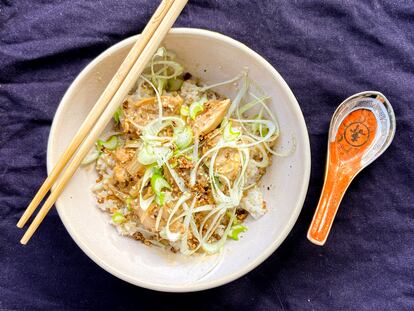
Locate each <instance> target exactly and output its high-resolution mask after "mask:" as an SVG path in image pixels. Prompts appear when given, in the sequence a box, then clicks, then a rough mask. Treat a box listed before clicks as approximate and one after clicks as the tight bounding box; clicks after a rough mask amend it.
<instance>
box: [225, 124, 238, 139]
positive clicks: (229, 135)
mask: <svg viewBox="0 0 414 311" xmlns="http://www.w3.org/2000/svg"><path fill="white" fill-rule="evenodd" d="M240 135H241V131H240V130H239V129H238V128H235V127H232V126H231V121H229V122H228V123H227V124H226V127H225V128H224V132H223V138H224V140H225V141H233V140H236V139H237V138H239V137H240Z"/></svg>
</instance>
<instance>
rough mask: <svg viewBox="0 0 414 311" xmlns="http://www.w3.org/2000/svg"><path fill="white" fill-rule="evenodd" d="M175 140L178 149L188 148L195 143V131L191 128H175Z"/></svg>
mask: <svg viewBox="0 0 414 311" xmlns="http://www.w3.org/2000/svg"><path fill="white" fill-rule="evenodd" d="M173 139H174V142H175V144H176V145H177V147H178V149H184V148H187V147H188V146H190V145H191V143H192V142H193V131H192V130H191V128H190V127H189V126H187V127H184V128H175V129H174V136H173Z"/></svg>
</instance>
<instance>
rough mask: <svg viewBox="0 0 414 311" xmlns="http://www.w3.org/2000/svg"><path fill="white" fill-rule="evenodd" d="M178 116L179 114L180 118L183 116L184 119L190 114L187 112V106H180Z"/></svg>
mask: <svg viewBox="0 0 414 311" xmlns="http://www.w3.org/2000/svg"><path fill="white" fill-rule="evenodd" d="M180 114H181V115H182V116H184V117H187V116H188V115H189V114H190V112H189V109H188V106H187V105H182V106H181V108H180Z"/></svg>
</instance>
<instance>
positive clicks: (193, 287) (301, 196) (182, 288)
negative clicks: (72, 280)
mask: <svg viewBox="0 0 414 311" xmlns="http://www.w3.org/2000/svg"><path fill="white" fill-rule="evenodd" d="M169 34H182V35H196V36H204V37H209V38H213V39H217V40H220V41H224V42H226V43H228V44H230V45H232V46H234V47H236V48H238V49H241V50H243V51H244V52H246V53H247V54H249V55H250V56H251V57H252V58H254V59H255V60H256V61H258V62H259V63H261V64H262V65H263V66H264V67H266V68H267V70H269V71H270V72H271V73H272V75H273V76H274V77H275V78H276V79H277V80H278V82H279V83H280V85H281V87H282V88H283V89H284V91H285V92H286V94H287V96H288V98H289V99H290V101H291V102H292V103H293V107H292V108H293V112H294V114H295V116H296V117H297V118H298V121H299V128H298V129H297V130H298V132H299V133H300V135H301V136H303V139H304V146H303V152H304V168H305V172H304V176H305V178H304V179H303V180H302V186H301V189H300V192H299V193H298V201H297V204H296V206H295V207H294V208H293V211H292V214H291V216H290V218H289V220H288V222H287V223H286V224H285V226H284V229H283V230H282V232H281V233H280V234H279V236H278V238H277V239H275V240H274V241H273V243H272V244H270V245H268V246H267V248H266V249H265V250H264V251H263V252H262V253H261V254H260V255H259V256H257V257H256V258H254V260H252V261H251V262H250V263H249V264H247V265H245V266H243V267H240V269H238V270H237V271H236V272H234V273H232V274H230V275H226V276H223V277H220V278H218V279H215V280H211V281H204V282H200V283H197V284H185V285H168V284H160V283H154V282H150V281H142V280H137V279H135V278H133V277H131V276H129V275H127V274H125V273H123V272H122V271H119V270H118V269H116V268H114V267H112V266H111V265H109V264H107V263H105V262H104V261H102V259H100V258H99V257H98V256H97V255H96V254H95V253H94V251H93V250H92V249H91V248H89V247H88V246H87V245H86V244H85V242H84V241H83V239H82V237H81V236H79V235H78V234H77V233H76V231H75V230H74V229H73V228H72V227H71V225H70V223H69V221H68V220H67V219H66V218H65V216H64V214H63V213H62V212H61V207H59V205H60V204H59V200H58V202H56V204H55V205H56V209H57V212H58V215H59V218H60V219H61V221H62V223H63V225H64V227H65V228H66V230H67V231H68V233H69V235H70V236H71V237H72V239H73V240H74V241H75V243H76V244H77V245H78V246H79V247H80V248H81V249H82V251H83V252H84V253H85V254H86V255H87V256H88V257H89V258H90V259H92V260H93V261H94V262H95V263H96V264H97V265H99V266H100V267H101V268H103V269H104V270H106V271H107V272H109V273H110V274H112V275H114V276H116V277H118V278H120V279H122V280H124V281H126V282H128V283H131V284H133V285H137V286H140V287H143V288H147V289H152V290H156V291H163V292H195V291H201V290H206V289H210V288H214V287H218V286H221V285H224V284H227V283H230V282H232V281H234V280H236V279H238V278H240V277H242V276H243V275H245V274H247V273H249V272H250V271H252V270H253V269H254V268H256V267H257V266H258V265H260V264H261V263H262V262H263V261H265V260H266V259H267V258H268V257H269V256H270V255H272V254H273V253H274V252H275V251H276V249H277V248H278V247H279V246H280V244H282V242H283V241H284V240H285V239H286V237H287V236H288V234H289V233H290V231H291V230H292V228H293V226H294V224H295V223H296V221H297V219H298V217H299V214H300V212H301V210H302V207H303V203H304V201H305V197H306V194H307V190H308V186H309V178H310V168H311V160H310V159H311V156H310V143H309V135H308V131H307V127H306V122H305V119H304V117H303V114H302V111H301V109H300V106H299V103H298V102H297V100H296V97H295V96H294V94H293V92H292V91H291V89H290V88H289V86H288V85H287V83H286V82H285V80H284V79H283V78H282V76H281V75H280V74H279V73H278V72H277V71H276V69H275V68H274V67H273V66H272V65H271V64H270V63H269V62H268V61H267V60H265V59H264V58H263V57H262V56H260V55H259V54H258V53H257V52H255V51H253V50H252V49H250V48H249V47H247V46H246V45H245V44H243V43H241V42H239V41H237V40H235V39H232V38H230V37H228V36H226V35H223V34H220V33H218V32H214V31H210V30H205V29H199V28H172V29H171V31H170V32H169ZM139 36H140V35H139V34H138V35H134V36H131V37H128V38H126V39H124V40H122V41H120V42H118V43H116V44H114V45H112V46H111V47H109V48H108V49H106V50H105V51H103V52H102V53H101V54H99V55H98V56H97V57H96V58H94V59H93V60H92V61H91V62H90V63H89V64H88V65H87V66H86V67H85V68H83V69H82V71H81V72H80V73H79V74H78V76H77V77H76V78H75V80H74V81H73V82H72V83H71V85H70V86H69V87H68V89H67V90H66V92H65V94H64V96H63V97H62V100H61V101H60V103H59V106H58V108H57V110H56V113H55V116H54V118H53V123H52V126H51V129H50V134H49V139H48V144H47V171H48V173H50V171H51V170H52V163H51V152H52V151H51V150H52V148H53V142H52V141H53V140H54V139H53V138H54V136H55V135H56V134H57V126H58V125H57V121H56V120H57V119H60V115H61V113H62V110H63V106H64V103H65V102H68V98H69V97H70V95H71V93H72V92H73V90H74V89H76V88H77V87H78V85H79V84H80V82H81V80H82V79H83V78H84V77H85V76H86V75H87V74H88V73H89V72H90V71H91V70H92V69H93V67H94V66H95V65H97V64H98V63H99V62H101V61H102V60H103V59H104V58H105V57H107V56H109V55H110V54H112V53H113V52H114V51H116V50H118V49H120V48H122V47H124V46H126V45H129V44H131V43H132V42H134V41H135V40H137V38H138V37H139Z"/></svg>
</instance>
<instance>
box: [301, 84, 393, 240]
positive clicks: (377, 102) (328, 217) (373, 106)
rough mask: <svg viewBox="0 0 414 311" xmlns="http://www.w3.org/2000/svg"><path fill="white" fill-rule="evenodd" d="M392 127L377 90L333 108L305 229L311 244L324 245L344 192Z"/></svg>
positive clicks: (388, 139)
mask: <svg viewBox="0 0 414 311" xmlns="http://www.w3.org/2000/svg"><path fill="white" fill-rule="evenodd" d="M395 127H396V122H395V115H394V111H393V109H392V106H391V104H390V103H389V101H388V100H387V98H386V97H385V96H384V95H383V94H381V93H379V92H375V91H367V92H362V93H358V94H355V95H353V96H351V97H349V98H347V99H346V100H344V101H343V102H342V103H341V105H339V107H338V108H337V109H336V111H335V113H334V115H333V117H332V121H331V125H330V128H329V140H328V157H327V162H326V171H325V182H324V185H323V189H322V194H321V197H320V199H319V203H318V206H317V208H316V212H315V215H314V217H313V220H312V223H311V225H310V228H309V231H308V239H309V240H310V241H311V242H312V243H314V244H317V245H324V244H325V242H326V239H327V238H328V235H329V232H330V230H331V227H332V224H333V221H334V218H335V215H336V213H337V211H338V208H339V204H340V203H341V200H342V198H343V196H344V194H345V191H346V190H347V189H348V186H349V185H350V183H351V181H352V180H353V179H354V177H355V176H356V175H357V174H358V173H359V172H360V171H361V170H362V169H364V168H365V167H367V166H368V165H369V164H370V163H372V162H373V161H374V160H375V159H377V158H378V157H379V156H380V155H381V154H382V153H383V152H384V151H385V150H386V149H387V148H388V146H389V145H390V144H391V141H392V140H393V138H394V134H395Z"/></svg>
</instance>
